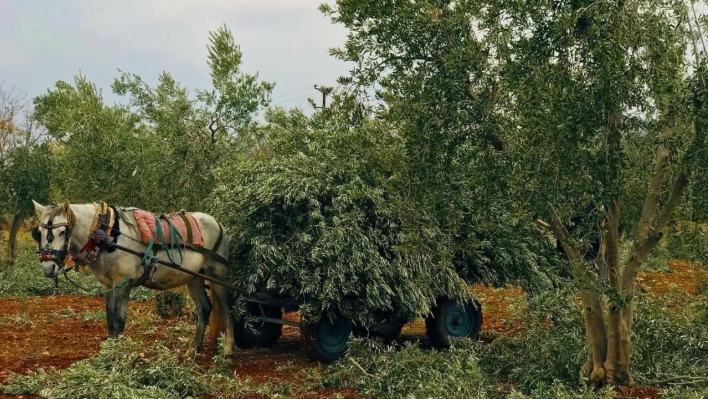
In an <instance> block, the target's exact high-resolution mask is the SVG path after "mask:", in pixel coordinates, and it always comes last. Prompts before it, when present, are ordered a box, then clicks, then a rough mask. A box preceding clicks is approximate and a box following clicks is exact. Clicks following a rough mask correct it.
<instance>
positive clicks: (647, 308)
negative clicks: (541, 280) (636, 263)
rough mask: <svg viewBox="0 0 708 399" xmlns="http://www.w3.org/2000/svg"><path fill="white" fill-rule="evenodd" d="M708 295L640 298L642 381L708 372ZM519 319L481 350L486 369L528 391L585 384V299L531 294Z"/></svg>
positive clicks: (636, 349)
mask: <svg viewBox="0 0 708 399" xmlns="http://www.w3.org/2000/svg"><path fill="white" fill-rule="evenodd" d="M706 299H708V298H706V296H705V295H703V296H690V295H688V294H685V293H676V292H674V293H670V294H669V295H667V296H665V297H662V298H657V297H654V296H652V295H640V296H638V297H637V298H635V301H636V303H635V305H636V307H635V309H637V310H636V312H635V319H634V320H635V321H634V327H633V336H632V343H633V351H632V373H633V375H634V377H635V379H636V380H637V382H638V383H639V384H641V385H643V386H654V385H656V384H658V383H661V382H662V381H664V380H666V379H667V378H669V377H682V378H683V379H681V378H679V380H680V381H683V380H686V379H689V378H691V377H696V378H699V377H701V376H705V373H704V371H703V370H706V369H708V356H706V343H707V342H708V317H707V315H708V307H706V303H708V302H706ZM678 304H680V306H677V305H678ZM517 319H518V320H516V321H519V322H521V321H523V322H524V327H523V329H522V330H521V331H520V332H519V333H517V334H513V335H504V336H500V337H498V338H496V339H495V340H494V341H493V342H492V343H491V344H490V345H488V346H484V347H482V349H481V350H480V351H479V354H478V356H479V359H480V366H481V367H482V370H483V371H484V373H485V374H487V375H492V376H494V377H495V378H498V379H500V380H502V381H507V380H511V381H514V382H515V383H516V386H517V388H518V389H520V390H521V391H522V392H525V393H532V392H534V391H537V390H538V389H539V387H542V386H551V385H553V384H555V383H556V382H561V383H562V384H565V385H566V386H568V387H573V388H574V389H575V388H577V389H580V388H582V387H583V386H584V384H583V382H582V381H581V380H580V376H579V374H578V370H579V369H580V367H581V366H582V365H583V364H584V363H585V360H586V354H585V345H586V343H585V341H586V339H585V334H584V330H583V327H582V326H583V320H582V312H581V305H580V298H579V297H578V296H577V295H570V293H569V292H565V293H545V294H543V295H539V296H536V297H534V298H532V299H531V300H530V301H529V304H528V308H526V309H523V311H521V312H519V316H517ZM512 322H514V321H512ZM701 384H703V385H704V386H705V385H707V384H708V380H703V381H696V384H694V386H696V385H698V387H699V388H700V387H701Z"/></svg>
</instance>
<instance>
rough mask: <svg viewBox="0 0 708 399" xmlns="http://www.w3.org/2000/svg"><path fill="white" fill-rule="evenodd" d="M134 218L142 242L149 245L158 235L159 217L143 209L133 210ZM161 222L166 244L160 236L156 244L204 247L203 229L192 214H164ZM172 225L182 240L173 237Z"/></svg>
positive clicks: (160, 218)
mask: <svg viewBox="0 0 708 399" xmlns="http://www.w3.org/2000/svg"><path fill="white" fill-rule="evenodd" d="M133 216H135V221H136V222H137V224H138V229H139V230H140V242H142V243H143V244H149V243H150V241H151V240H152V239H153V237H155V236H156V235H157V231H156V230H157V220H158V217H156V215H154V214H152V213H150V212H147V211H144V210H142V209H135V210H133ZM159 220H160V228H161V229H162V234H164V236H165V242H162V240H161V238H160V237H159V235H157V237H156V238H155V244H159V245H167V244H192V245H194V246H197V247H201V246H204V239H203V238H202V231H201V228H200V227H199V224H198V223H197V220H196V219H195V218H194V216H192V215H191V214H189V213H186V212H185V213H173V214H162V215H160V216H159ZM170 224H172V226H173V227H174V229H175V230H177V232H178V233H179V234H180V236H182V239H179V237H172V236H171V229H170ZM173 239H177V242H175V243H173V242H172V240H173Z"/></svg>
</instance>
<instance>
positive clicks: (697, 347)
mask: <svg viewBox="0 0 708 399" xmlns="http://www.w3.org/2000/svg"><path fill="white" fill-rule="evenodd" d="M707 304H708V296H706V295H700V296H692V295H689V294H687V293H685V292H678V291H673V292H671V291H670V292H669V293H668V294H667V295H665V296H663V297H660V298H657V297H654V296H651V295H645V296H640V297H639V298H637V308H639V309H641V311H638V314H637V317H636V318H635V322H634V328H633V330H634V331H635V334H634V336H633V338H632V343H633V345H634V351H633V352H632V364H633V368H634V372H635V375H636V377H635V378H636V379H637V381H638V382H641V383H644V384H647V385H652V384H656V382H657V381H662V380H665V379H667V378H669V377H676V376H682V377H684V379H687V378H685V377H705V376H706V373H705V370H708V353H706V352H707V351H708V306H707ZM702 385H703V387H704V388H707V387H708V379H706V380H704V381H702Z"/></svg>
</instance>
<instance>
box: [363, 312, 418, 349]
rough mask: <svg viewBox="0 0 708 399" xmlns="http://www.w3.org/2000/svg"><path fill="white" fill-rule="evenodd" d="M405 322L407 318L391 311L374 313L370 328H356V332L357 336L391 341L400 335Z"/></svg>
mask: <svg viewBox="0 0 708 399" xmlns="http://www.w3.org/2000/svg"><path fill="white" fill-rule="evenodd" d="M407 322H408V320H406V319H401V318H400V317H396V316H395V315H394V314H393V313H391V312H386V313H381V314H378V315H376V322H375V324H374V325H373V326H372V327H371V328H369V329H368V330H367V329H365V328H357V331H356V333H357V335H358V336H364V337H367V336H368V337H376V338H381V339H382V340H383V341H384V342H386V343H391V342H393V341H394V340H395V339H396V338H398V336H399V335H401V330H403V326H404V325H406V323H407Z"/></svg>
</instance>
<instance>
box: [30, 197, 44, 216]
mask: <svg viewBox="0 0 708 399" xmlns="http://www.w3.org/2000/svg"><path fill="white" fill-rule="evenodd" d="M32 203H33V204H34V211H35V212H36V213H37V216H41V215H42V213H44V210H45V209H47V208H45V207H44V206H42V205H41V204H40V203H39V202H37V201H35V200H32Z"/></svg>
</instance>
